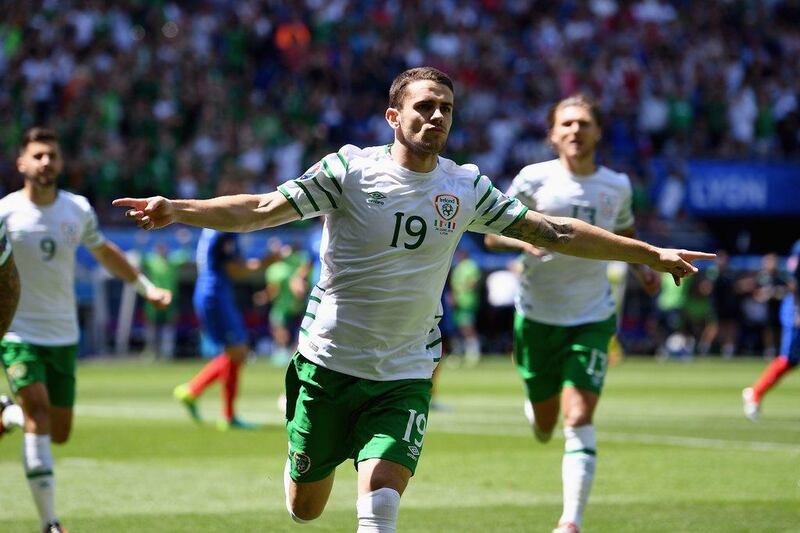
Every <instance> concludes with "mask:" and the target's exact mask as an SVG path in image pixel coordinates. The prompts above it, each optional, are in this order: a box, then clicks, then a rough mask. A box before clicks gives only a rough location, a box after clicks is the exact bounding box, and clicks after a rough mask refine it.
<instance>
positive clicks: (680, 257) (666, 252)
mask: <svg viewBox="0 0 800 533" xmlns="http://www.w3.org/2000/svg"><path fill="white" fill-rule="evenodd" d="M657 250H658V257H657V258H656V259H655V261H653V262H652V263H651V264H649V265H647V266H649V267H650V268H652V269H653V270H655V271H657V272H667V273H669V274H672V279H674V280H675V285H680V284H681V278H685V277H686V276H691V275H692V274H694V273H695V272H697V267H696V266H694V265H692V261H697V260H699V259H714V258H715V257H717V254H709V253H706V252H695V251H691V250H675V249H673V248H657Z"/></svg>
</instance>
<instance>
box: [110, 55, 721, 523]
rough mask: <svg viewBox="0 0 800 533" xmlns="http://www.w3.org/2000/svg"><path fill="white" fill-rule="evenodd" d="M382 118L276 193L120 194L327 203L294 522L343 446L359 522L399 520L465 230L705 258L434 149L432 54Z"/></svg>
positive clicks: (179, 216) (592, 248) (219, 212)
mask: <svg viewBox="0 0 800 533" xmlns="http://www.w3.org/2000/svg"><path fill="white" fill-rule="evenodd" d="M385 118H386V121H387V122H388V124H389V126H390V127H391V128H392V129H393V130H394V142H393V143H392V144H391V145H387V146H379V147H370V148H363V149H362V148H356V147H355V146H351V145H346V146H344V147H342V148H341V149H340V150H339V151H338V152H336V153H332V154H329V155H327V156H325V157H324V158H323V159H322V160H321V161H320V162H319V163H317V164H316V165H314V166H313V167H311V168H310V169H309V170H308V171H307V172H306V173H305V174H303V175H302V176H301V177H299V178H297V179H294V180H291V181H288V182H286V183H284V184H283V185H281V186H280V187H279V188H278V190H277V191H275V192H272V193H268V194H263V195H237V196H225V197H218V198H212V199H210V200H169V199H167V198H163V197H160V196H155V197H151V198H122V199H118V200H115V201H114V205H118V206H127V207H129V208H130V209H129V210H128V211H127V216H129V217H131V218H133V219H135V220H136V223H137V225H138V226H139V227H141V228H144V229H156V228H161V227H164V226H166V225H168V224H172V223H173V222H181V223H185V224H191V225H196V226H204V227H213V228H217V229H219V230H223V231H252V230H256V229H260V228H265V227H270V226H276V225H279V224H285V223H287V222H291V221H293V220H298V219H301V218H302V219H307V218H311V217H317V216H324V217H325V224H324V229H323V232H324V233H323V238H322V246H321V250H320V255H321V261H322V275H321V277H320V281H319V283H317V284H316V285H315V287H314V288H313V289H312V290H311V295H310V296H309V304H308V308H307V311H306V314H305V320H304V321H303V323H302V325H301V330H300V340H299V344H298V351H297V353H296V354H295V356H294V358H293V360H292V363H291V364H290V365H289V368H288V370H287V374H286V395H287V398H288V402H287V412H286V430H287V433H288V438H289V457H288V461H287V463H286V471H285V485H286V504H287V508H288V510H289V513H290V515H291V517H292V518H293V519H294V520H295V521H298V522H305V521H308V520H312V519H314V518H317V517H318V516H320V514H321V513H322V511H323V509H324V508H325V504H326V502H327V501H328V496H329V495H330V492H331V488H332V487H333V479H334V474H335V469H336V467H337V466H338V465H339V464H341V463H342V462H344V461H346V460H347V459H348V458H351V459H353V460H354V462H355V465H356V468H357V470H358V499H357V500H356V510H357V514H358V531H359V532H360V533H369V532H393V531H395V530H396V527H397V526H396V523H397V514H398V508H399V503H400V496H401V494H402V493H403V491H404V490H405V488H406V486H407V484H408V482H409V480H410V479H411V476H412V475H413V474H414V470H415V468H416V465H417V461H418V460H419V457H420V454H421V452H422V448H423V442H424V436H425V430H426V428H427V419H428V410H429V406H430V394H431V374H432V373H433V369H434V368H435V367H436V365H437V362H438V361H439V359H440V355H441V337H440V336H439V335H438V328H437V326H436V314H437V309H438V308H439V299H440V297H441V294H442V289H443V287H444V284H445V281H446V279H447V274H448V271H449V267H450V262H451V261H452V258H453V254H454V253H455V250H456V245H457V244H458V241H459V240H460V238H461V235H462V234H463V233H464V232H465V231H466V230H471V231H477V232H483V233H502V234H504V235H507V236H510V237H515V238H519V239H522V240H526V241H528V242H529V243H531V244H533V245H536V246H547V247H548V248H551V249H553V250H558V251H560V252H564V253H568V254H576V255H581V256H584V257H591V258H596V259H619V260H623V261H628V262H637V263H647V264H649V265H651V266H652V267H654V268H656V269H657V270H661V271H667V272H671V273H672V274H673V275H674V276H675V279H676V281H677V280H679V279H680V278H681V277H683V276H686V275H689V274H691V273H692V272H695V271H696V268H695V267H693V266H692V265H691V261H693V260H695V259H698V258H705V257H711V256H710V255H709V254H704V253H699V252H690V251H686V250H671V249H661V248H656V247H654V246H651V245H649V244H647V243H644V242H641V241H637V240H634V239H629V238H625V237H620V236H618V235H614V234H612V233H609V232H606V231H603V230H601V229H599V228H596V227H593V226H591V225H589V224H586V223H584V222H582V221H580V220H576V219H571V218H557V217H546V216H543V215H540V214H539V213H536V212H534V211H529V210H528V209H527V208H526V207H525V206H524V205H522V204H521V203H520V202H519V201H517V200H514V199H513V198H509V197H507V196H506V195H504V194H502V193H501V192H500V191H498V190H497V189H495V188H494V187H493V186H492V184H491V182H490V181H489V179H488V178H487V177H486V176H482V175H481V174H480V172H479V170H478V169H477V167H475V166H474V165H469V164H467V165H457V164H456V163H454V162H453V161H450V160H448V159H445V158H443V157H440V156H439V152H441V151H442V150H443V149H444V146H445V142H446V140H447V136H448V133H449V130H450V126H451V124H452V120H453V83H452V81H451V80H450V78H449V77H448V76H447V75H445V74H444V73H442V72H440V71H438V70H436V69H434V68H429V67H421V68H414V69H410V70H407V71H405V72H403V73H401V74H400V75H399V76H398V77H397V78H395V80H394V82H393V83H392V85H391V88H390V90H389V107H388V109H387V110H386V113H385Z"/></svg>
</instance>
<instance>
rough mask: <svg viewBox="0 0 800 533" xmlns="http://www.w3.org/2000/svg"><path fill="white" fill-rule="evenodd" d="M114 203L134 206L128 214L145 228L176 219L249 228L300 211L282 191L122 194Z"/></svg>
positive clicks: (191, 223) (292, 216)
mask: <svg viewBox="0 0 800 533" xmlns="http://www.w3.org/2000/svg"><path fill="white" fill-rule="evenodd" d="M112 203H113V205H116V206H124V207H130V209H128V211H127V212H126V213H125V215H126V216H127V217H129V218H133V219H135V220H136V225H137V226H139V227H140V228H142V229H148V230H149V229H158V228H163V227H164V226H167V225H169V224H172V223H174V222H180V223H182V224H188V225H189V226H198V227H201V228H212V229H216V230H220V231H234V232H245V231H255V230H259V229H264V228H269V227H272V226H280V225H281V224H286V223H287V222H292V221H294V220H298V219H299V218H300V215H299V214H298V212H297V210H296V209H295V208H294V207H292V205H291V204H290V203H289V201H288V200H287V199H286V197H285V196H284V195H283V194H281V193H280V192H279V191H274V192H271V193H268V194H236V195H232V196H219V197H217V198H211V199H209V200H169V199H167V198H164V197H163V196H151V197H150V198H120V199H117V200H114V201H113V202H112Z"/></svg>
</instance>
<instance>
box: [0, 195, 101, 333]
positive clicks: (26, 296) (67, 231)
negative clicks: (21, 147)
mask: <svg viewBox="0 0 800 533" xmlns="http://www.w3.org/2000/svg"><path fill="white" fill-rule="evenodd" d="M0 219H4V220H5V224H6V227H7V231H8V235H9V237H10V240H11V244H12V246H13V249H14V261H15V262H16V264H17V270H18V271H19V277H20V282H21V286H22V294H21V295H20V300H19V306H18V307H17V312H16V314H15V315H14V320H13V322H12V323H11V327H10V328H9V330H8V333H6V335H5V339H6V340H10V341H15V342H20V341H22V342H28V343H31V344H38V345H42V346H63V345H68V344H76V343H77V342H78V313H77V309H76V306H75V253H76V251H77V249H78V246H80V245H81V244H83V245H84V246H86V247H88V248H95V247H97V246H100V245H101V244H103V243H104V242H105V238H104V237H103V235H102V234H101V233H100V232H99V230H98V227H97V216H96V215H95V212H94V209H92V206H91V205H89V201H88V200H87V199H86V198H84V197H83V196H79V195H77V194H72V193H70V192H67V191H58V196H57V197H56V201H55V202H53V203H52V204H50V205H44V206H41V205H36V204H34V203H33V202H31V201H30V200H29V199H28V198H27V197H26V196H25V195H24V194H23V192H22V191H16V192H13V193H11V194H9V195H8V196H6V197H5V198H3V199H2V200H0Z"/></svg>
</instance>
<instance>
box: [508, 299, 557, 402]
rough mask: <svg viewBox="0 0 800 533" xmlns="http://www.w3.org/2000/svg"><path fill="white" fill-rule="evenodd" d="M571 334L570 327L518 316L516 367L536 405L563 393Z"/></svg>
mask: <svg viewBox="0 0 800 533" xmlns="http://www.w3.org/2000/svg"><path fill="white" fill-rule="evenodd" d="M568 335H569V328H566V327H562V326H551V325H548V324H542V323H540V322H535V321H533V320H528V319H527V318H525V316H524V315H522V314H520V313H516V314H515V315H514V365H515V366H516V367H517V372H518V373H519V375H520V377H521V378H522V379H523V380H524V382H525V388H526V392H527V396H528V399H530V401H531V402H532V403H533V404H534V405H536V404H537V403H541V402H546V401H548V400H550V399H551V398H553V397H554V396H557V395H558V393H559V392H560V391H561V383H562V381H563V368H562V363H563V360H564V357H565V352H564V346H565V343H566V341H567V340H568V338H569V337H568Z"/></svg>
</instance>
